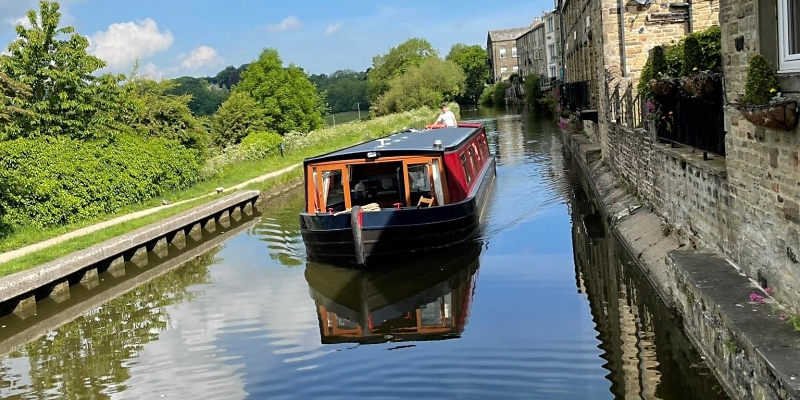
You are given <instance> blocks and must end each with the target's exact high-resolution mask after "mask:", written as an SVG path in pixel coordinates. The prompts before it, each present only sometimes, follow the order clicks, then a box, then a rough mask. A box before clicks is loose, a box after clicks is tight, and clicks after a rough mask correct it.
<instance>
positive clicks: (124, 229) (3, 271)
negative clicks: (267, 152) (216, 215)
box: [0, 169, 303, 277]
mask: <svg viewBox="0 0 800 400" xmlns="http://www.w3.org/2000/svg"><path fill="white" fill-rule="evenodd" d="M302 176H303V174H302V170H300V169H297V170H292V171H290V172H288V173H286V174H282V175H279V176H277V177H274V178H271V179H268V180H266V181H263V182H257V183H253V184H250V185H248V186H247V187H246V189H247V190H269V189H271V188H273V187H275V186H278V185H281V184H284V183H287V182H289V181H292V180H294V179H298V178H301V177H302ZM226 195H227V193H221V194H215V195H212V196H208V197H204V198H202V199H195V200H192V201H189V202H187V203H184V204H180V205H176V206H174V207H170V208H167V209H164V210H162V211H158V212H155V213H153V214H150V215H146V216H144V217H140V218H137V219H133V220H130V221H126V222H121V223H119V224H117V225H114V226H110V227H108V228H105V229H101V230H99V231H96V232H92V233H90V234H87V235H84V236H81V237H77V238H74V239H70V240H67V241H65V242H61V243H58V244H55V245H53V246H50V247H47V248H45V249H42V250H39V251H37V252H34V253H30V254H27V255H24V256H22V257H19V258H16V259H13V260H11V261H9V262H6V263H3V264H0V277H3V276H6V275H10V274H13V273H15V272H19V271H24V270H26V269H29V268H33V267H35V266H37V265H41V264H44V263H48V262H50V261H53V260H56V259H58V258H60V257H63V256H66V255H68V254H70V253H73V252H76V251H79V250H83V249H85V248H87V247H90V246H93V245H95V244H98V243H102V242H104V241H106V240H109V239H112V238H114V237H117V236H120V235H123V234H125V233H128V232H130V231H133V230H136V229H139V228H141V227H144V226H147V225H149V224H152V223H154V222H158V221H160V220H162V219H164V218H168V217H171V216H173V215H177V214H180V213H182V212H184V211H187V210H189V209H192V208H194V207H197V206H199V205H201V204H204V203H206V202H209V201H212V200H214V199H217V198H220V197H223V196H226Z"/></svg>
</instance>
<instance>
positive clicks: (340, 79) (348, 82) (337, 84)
mask: <svg viewBox="0 0 800 400" xmlns="http://www.w3.org/2000/svg"><path fill="white" fill-rule="evenodd" d="M309 80H311V82H313V83H314V84H315V85H316V86H317V91H318V92H319V93H323V94H324V95H325V100H326V101H327V102H328V104H329V105H330V108H331V112H334V113H338V112H346V111H353V110H356V109H358V108H359V107H360V108H361V109H362V110H367V109H369V106H370V103H369V100H368V99H367V73H366V72H356V71H352V70H340V71H336V72H334V73H332V74H330V75H326V74H320V75H311V76H310V77H309Z"/></svg>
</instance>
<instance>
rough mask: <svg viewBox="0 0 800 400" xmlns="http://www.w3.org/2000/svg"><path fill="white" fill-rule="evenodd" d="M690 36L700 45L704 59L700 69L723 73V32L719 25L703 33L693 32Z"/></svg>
mask: <svg viewBox="0 0 800 400" xmlns="http://www.w3.org/2000/svg"><path fill="white" fill-rule="evenodd" d="M689 36H692V37H695V38H697V41H698V43H699V44H700V52H701V53H702V55H703V58H702V63H701V65H700V66H698V69H707V70H710V71H712V72H721V71H722V31H721V29H720V27H719V25H713V26H710V27H708V28H706V29H704V30H702V31H698V32H693V33H692V34H690V35H689ZM687 40H688V38H687ZM684 45H685V44H684Z"/></svg>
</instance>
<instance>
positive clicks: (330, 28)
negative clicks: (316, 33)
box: [325, 24, 342, 36]
mask: <svg viewBox="0 0 800 400" xmlns="http://www.w3.org/2000/svg"><path fill="white" fill-rule="evenodd" d="M341 27H342V24H333V25H328V27H327V28H325V36H330V35H333V34H334V33H336V31H338V30H339V29H340V28H341Z"/></svg>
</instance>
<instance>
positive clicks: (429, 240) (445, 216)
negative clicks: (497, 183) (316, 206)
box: [300, 157, 497, 268]
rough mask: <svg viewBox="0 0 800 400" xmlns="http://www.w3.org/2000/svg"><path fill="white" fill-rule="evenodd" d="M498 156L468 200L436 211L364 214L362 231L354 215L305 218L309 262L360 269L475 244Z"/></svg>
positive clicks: (303, 227) (302, 221) (302, 217)
mask: <svg viewBox="0 0 800 400" xmlns="http://www.w3.org/2000/svg"><path fill="white" fill-rule="evenodd" d="M496 171H497V167H496V162H495V159H494V157H492V158H491V161H489V162H488V163H487V164H486V165H485V167H484V168H483V170H482V171H481V174H480V175H479V176H480V184H479V185H477V186H476V187H475V188H474V190H473V193H471V194H470V196H469V197H467V198H466V199H465V200H463V201H460V202H458V203H454V204H448V205H444V206H437V207H430V208H419V209H416V208H405V209H400V210H395V209H383V210H381V211H374V212H362V213H361V222H360V227H358V229H354V223H356V222H355V221H356V216H355V215H351V214H349V213H348V214H341V215H331V214H308V213H302V214H300V231H301V234H302V237H303V242H304V243H305V247H306V254H307V256H308V258H309V260H312V261H318V262H327V263H331V264H337V265H342V266H351V267H355V268H367V267H369V268H372V267H376V266H387V265H394V264H397V263H403V262H407V261H408V257H409V256H412V254H413V255H414V256H418V255H421V253H428V252H435V251H442V250H443V249H446V248H448V247H451V246H454V245H457V244H460V243H464V242H465V241H468V240H472V239H473V238H474V237H475V236H476V234H477V233H478V232H479V230H480V227H481V217H482V215H483V211H484V210H485V209H486V206H487V202H488V199H489V195H490V192H491V188H492V186H493V184H494V179H495V177H496V174H497V172H496Z"/></svg>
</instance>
